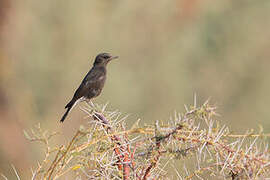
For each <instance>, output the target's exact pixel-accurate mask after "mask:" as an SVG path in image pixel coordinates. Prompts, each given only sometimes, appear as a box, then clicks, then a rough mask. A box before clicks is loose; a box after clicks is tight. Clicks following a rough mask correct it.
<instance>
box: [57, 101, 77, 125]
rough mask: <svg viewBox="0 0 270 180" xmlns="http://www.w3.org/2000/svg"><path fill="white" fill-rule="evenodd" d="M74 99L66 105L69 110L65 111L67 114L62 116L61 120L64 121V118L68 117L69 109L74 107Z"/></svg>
mask: <svg viewBox="0 0 270 180" xmlns="http://www.w3.org/2000/svg"><path fill="white" fill-rule="evenodd" d="M74 103H75V102H74V101H73V99H72V100H71V101H70V102H69V103H68V104H67V105H66V106H65V109H67V111H66V112H65V114H64V115H63V117H62V118H61V120H60V122H64V120H65V119H66V117H67V115H68V113H69V111H70V110H71V109H72V107H73V105H74Z"/></svg>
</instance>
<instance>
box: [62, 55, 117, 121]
mask: <svg viewBox="0 0 270 180" xmlns="http://www.w3.org/2000/svg"><path fill="white" fill-rule="evenodd" d="M116 58H118V56H111V55H110V54H109V53H101V54H98V55H97V57H96V59H95V62H94V64H93V67H92V68H91V69H90V71H89V72H88V73H87V75H86V76H85V77H84V79H83V81H82V83H81V85H80V86H79V88H78V89H77V90H76V92H75V93H74V96H73V98H72V99H71V101H70V102H69V103H68V104H67V105H66V106H65V109H67V111H66V112H65V114H64V115H63V117H62V119H61V120H60V122H64V120H65V118H66V117H67V115H68V113H69V111H70V110H71V109H72V107H74V106H75V105H76V103H77V102H79V101H83V100H87V101H89V100H90V99H92V98H94V97H97V96H98V95H100V93H101V91H102V88H103V86H104V83H105V80H106V66H107V64H108V62H110V61H111V60H113V59H116Z"/></svg>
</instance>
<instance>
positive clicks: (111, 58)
mask: <svg viewBox="0 0 270 180" xmlns="http://www.w3.org/2000/svg"><path fill="white" fill-rule="evenodd" d="M117 58H118V56H112V57H110V58H109V59H108V60H109V61H111V60H113V59H117Z"/></svg>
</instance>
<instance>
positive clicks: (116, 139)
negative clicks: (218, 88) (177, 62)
mask: <svg viewBox="0 0 270 180" xmlns="http://www.w3.org/2000/svg"><path fill="white" fill-rule="evenodd" d="M81 109H82V110H83V111H84V112H85V113H86V114H87V116H88V117H89V118H88V119H89V126H88V127H81V128H80V130H78V131H77V133H76V134H75V135H74V136H73V138H72V139H70V142H69V143H68V144H67V145H66V146H65V145H59V146H56V147H51V144H50V140H51V138H53V137H54V136H55V135H56V134H57V133H51V134H49V133H48V132H47V131H43V130H42V129H41V127H40V126H37V127H36V128H35V129H34V130H33V131H32V133H31V134H30V133H27V132H25V136H26V137H27V138H28V139H29V140H31V141H38V142H42V143H44V144H45V147H46V153H45V158H44V160H43V161H42V162H40V163H39V164H38V166H37V168H36V169H35V170H34V171H33V177H32V179H58V178H60V177H65V176H67V174H69V173H71V172H75V173H74V174H75V176H76V178H77V179H86V178H87V179H139V180H144V179H176V178H178V179H193V178H200V179H211V178H212V179H224V178H228V179H258V178H263V177H267V176H269V170H270V159H269V157H270V155H269V149H268V145H266V142H265V139H264V138H265V137H269V135H270V134H263V133H262V131H261V132H259V133H258V134H254V133H253V132H252V131H250V132H247V133H246V134H243V135H236V134H232V133H231V132H230V130H229V128H228V127H226V126H221V125H220V124H219V123H218V121H216V120H214V119H213V118H214V117H215V116H216V115H217V114H216V112H215V110H216V108H215V107H214V106H211V105H210V104H209V102H208V101H207V102H205V103H204V104H203V105H201V106H199V107H197V106H196V102H195V104H194V105H193V106H191V107H189V108H187V107H186V112H185V113H183V114H180V113H179V114H177V113H175V117H174V118H170V121H169V122H168V123H166V124H165V123H163V124H161V122H158V121H156V122H155V124H154V125H144V126H140V125H139V120H138V121H137V122H136V123H134V125H133V126H132V127H131V128H130V129H127V127H126V125H125V120H126V119H127V116H123V115H122V113H121V112H118V111H114V112H109V111H106V105H105V106H99V105H94V104H92V103H91V104H86V105H85V106H84V107H82V108H81ZM187 166H188V168H187Z"/></svg>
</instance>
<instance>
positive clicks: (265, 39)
mask: <svg viewBox="0 0 270 180" xmlns="http://www.w3.org/2000/svg"><path fill="white" fill-rule="evenodd" d="M269 40H270V1H268V0H261V1H254V0H238V1H233V0H223V1H210V0H205V1H201V0H172V1H154V0H149V1H121V0H114V1H104V0H92V1H79V2H78V1H76V2H75V1H72V0H57V1H53V0H47V1H36V0H25V1H16V0H15V1H10V0H1V1H0V173H3V174H5V175H6V176H7V177H8V178H9V179H13V178H14V173H13V171H12V168H11V164H13V165H14V166H15V167H16V168H17V170H18V171H19V174H20V175H21V176H22V177H24V178H23V179H28V178H26V177H30V175H31V171H30V167H33V166H36V163H37V161H38V160H40V159H41V158H43V151H41V149H42V147H39V146H38V145H37V144H33V143H30V142H28V141H27V140H26V139H25V137H24V135H23V130H24V129H25V130H29V129H31V128H32V127H33V126H34V125H36V124H38V123H40V124H41V127H43V128H44V129H49V130H51V131H60V132H61V133H62V134H63V135H61V136H59V138H58V139H57V142H55V143H58V144H65V143H66V142H67V140H68V139H69V138H70V137H71V136H72V135H74V133H75V131H76V130H77V129H78V127H79V126H80V124H85V123H86V120H85V119H84V117H85V114H84V113H83V112H82V111H81V110H80V109H79V106H77V107H76V108H74V109H73V111H72V113H70V115H69V116H68V118H67V119H66V121H65V123H64V124H60V123H59V120H60V118H61V116H62V115H63V113H64V106H65V105H66V103H67V102H68V101H69V100H70V98H71V97H72V95H73V93H74V91H75V90H76V88H77V87H78V85H79V84H80V82H81V80H82V79H83V77H84V76H85V74H86V73H87V72H88V70H89V69H90V68H91V66H92V63H93V60H94V58H95V56H96V55H97V54H98V53H100V52H109V53H111V54H113V55H118V56H119V57H120V58H119V59H118V60H115V61H114V62H112V63H111V64H109V65H108V78H107V82H106V85H105V88H104V89H103V93H102V95H101V96H99V97H98V98H96V99H94V100H93V102H95V103H99V104H105V103H106V102H109V105H108V108H109V109H111V110H114V109H119V110H120V111H122V112H123V113H127V114H130V116H129V121H128V125H129V126H131V125H132V124H133V122H134V121H135V120H137V119H138V118H141V122H142V123H153V122H154V121H155V120H163V121H167V120H168V119H169V116H170V115H173V114H174V111H178V112H183V111H184V106H183V105H184V104H187V105H190V104H192V103H193V97H194V94H195V93H196V94H197V100H198V103H203V102H204V101H205V100H206V99H208V98H209V97H211V102H212V104H215V105H217V106H218V113H219V114H220V115H221V116H220V117H218V119H219V120H220V121H221V122H222V124H227V125H228V126H229V127H230V128H231V129H232V130H234V131H237V132H238V133H244V132H245V131H246V130H247V129H251V128H253V129H259V128H258V125H262V126H263V127H264V130H265V131H266V132H269V131H270V121H269V118H270V113H269V107H270V96H269V92H270V83H269V82H270V72H269V66H270V50H269V48H270V41H269ZM26 167H29V168H26ZM26 169H27V170H26Z"/></svg>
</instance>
